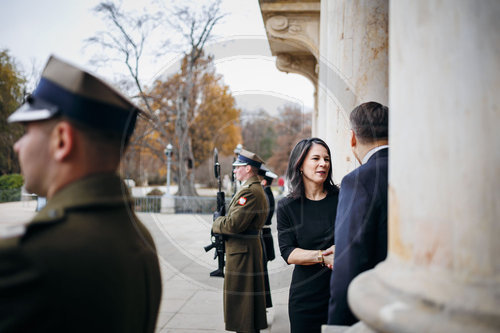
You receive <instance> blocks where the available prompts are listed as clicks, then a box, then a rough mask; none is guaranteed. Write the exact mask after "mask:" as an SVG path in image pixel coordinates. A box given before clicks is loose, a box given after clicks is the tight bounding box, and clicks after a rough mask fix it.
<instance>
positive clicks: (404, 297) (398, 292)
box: [347, 258, 500, 333]
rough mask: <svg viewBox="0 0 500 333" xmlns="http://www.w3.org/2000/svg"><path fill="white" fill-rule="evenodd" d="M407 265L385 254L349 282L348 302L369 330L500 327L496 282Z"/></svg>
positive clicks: (480, 329)
mask: <svg viewBox="0 0 500 333" xmlns="http://www.w3.org/2000/svg"><path fill="white" fill-rule="evenodd" d="M408 266H409V265H408V264H406V263H403V262H399V261H398V260H395V259H394V258H393V259H392V260H389V259H388V260H386V261H385V262H382V263H381V264H379V265H378V266H377V267H376V268H375V269H373V270H370V271H367V272H365V273H363V274H360V275H359V276H358V277H356V279H354V280H353V282H352V283H351V285H350V286H349V291H348V300H349V306H350V307H351V309H352V311H353V313H354V314H355V315H356V316H357V317H358V318H360V320H362V321H363V323H364V324H366V325H367V326H369V327H370V328H371V329H373V330H374V331H376V332H464V333H465V332H476V333H477V332H481V333H487V332H488V333H490V332H491V333H493V332H499V331H500V304H498V303H500V297H499V293H500V290H499V289H498V288H496V287H495V286H496V283H490V284H488V283H483V284H480V285H478V283H473V282H472V281H470V280H466V279H464V280H463V281H460V280H458V279H456V278H455V279H453V278H452V276H451V274H449V272H446V271H431V270H430V269H428V268H427V269H422V268H419V269H417V268H413V267H411V268H410V267H408ZM461 282H462V283H461ZM355 326H356V325H355ZM355 326H353V327H352V328H351V329H350V330H348V331H347V332H351V333H352V332H364V331H357V330H354V328H355ZM351 330H352V331H351Z"/></svg>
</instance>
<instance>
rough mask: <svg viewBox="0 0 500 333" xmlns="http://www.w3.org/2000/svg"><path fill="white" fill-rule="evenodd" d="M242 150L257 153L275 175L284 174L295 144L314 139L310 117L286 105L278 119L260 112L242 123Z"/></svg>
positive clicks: (300, 110)
mask: <svg viewBox="0 0 500 333" xmlns="http://www.w3.org/2000/svg"><path fill="white" fill-rule="evenodd" d="M242 134H243V146H244V147H246V148H248V149H250V150H252V151H254V152H256V153H258V154H259V155H260V156H261V157H262V158H263V159H264V160H265V161H266V165H267V166H268V167H269V168H270V169H271V170H272V171H273V172H275V173H276V174H278V175H283V174H285V171H286V168H287V166H288V159H289V157H290V153H291V152H292V149H293V147H294V146H295V144H296V143H297V142H298V141H299V140H301V139H304V138H307V137H310V136H311V114H310V113H304V112H303V110H302V108H300V107H299V106H298V105H296V104H285V105H283V106H282V107H281V108H280V110H279V113H278V116H277V117H272V116H270V115H269V114H268V113H267V112H266V111H264V110H260V111H259V112H258V113H256V114H253V115H247V116H246V117H245V121H244V122H243V123H242Z"/></svg>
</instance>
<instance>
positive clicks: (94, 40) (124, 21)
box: [86, 1, 168, 147]
mask: <svg viewBox="0 0 500 333" xmlns="http://www.w3.org/2000/svg"><path fill="white" fill-rule="evenodd" d="M93 10H94V11H95V12H96V13H97V14H98V15H101V16H102V18H103V20H104V22H105V23H106V27H107V29H106V30H105V31H98V32H96V34H95V35H94V36H93V37H90V38H88V39H87V40H86V42H87V44H89V45H99V46H101V47H102V48H103V51H111V52H101V54H100V56H96V57H94V58H93V60H92V62H93V63H94V64H100V63H108V62H119V63H122V64H124V65H125V67H126V68H127V70H128V73H129V75H130V78H131V79H132V82H133V86H134V87H135V90H136V94H134V95H135V96H133V98H138V99H139V100H140V101H141V104H142V105H143V106H144V109H145V111H146V113H141V114H140V115H139V116H140V117H142V118H144V119H145V120H147V122H148V124H149V126H147V127H145V129H146V130H145V131H144V132H143V133H139V135H135V136H134V137H133V140H134V141H132V142H131V145H134V144H136V143H138V142H141V141H142V139H143V138H144V137H145V136H146V135H148V134H149V133H150V131H152V130H156V131H159V132H160V133H161V134H162V135H161V136H159V137H158V140H159V143H160V144H161V146H162V147H165V146H166V138H167V137H168V133H167V132H166V129H165V121H164V120H163V119H160V117H159V116H158V113H157V112H155V111H154V110H153V108H152V107H151V100H150V98H149V96H148V94H147V93H146V92H145V88H144V85H143V83H142V82H141V79H140V74H141V73H140V68H141V67H140V65H141V60H142V58H143V56H144V53H145V48H146V46H147V45H148V43H147V42H148V38H149V37H150V36H151V33H152V32H153V31H154V30H155V29H156V28H158V27H159V26H160V22H161V20H162V17H163V16H164V13H162V12H160V11H159V12H156V13H134V12H132V13H127V12H125V11H124V10H123V9H122V8H121V7H120V6H119V5H117V4H115V3H114V2H113V1H103V2H101V3H99V4H98V5H97V6H96V7H94V9H93ZM166 44H167V41H164V42H163V45H166Z"/></svg>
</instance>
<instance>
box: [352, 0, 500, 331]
mask: <svg viewBox="0 0 500 333" xmlns="http://www.w3.org/2000/svg"><path fill="white" fill-rule="evenodd" d="M389 13H390V45H391V49H390V80H389V82H390V114H391V115H390V146H391V152H390V165H389V201H390V203H389V215H390V217H389V256H388V258H387V260H386V261H385V262H383V263H381V264H380V265H378V266H377V267H376V268H375V269H374V270H371V271H368V272H365V273H364V274H361V275H360V276H359V277H358V278H356V279H355V280H354V282H353V283H352V284H351V286H350V288H349V304H350V306H351V308H352V309H353V311H354V313H355V314H356V315H357V316H358V317H359V318H361V320H362V321H363V323H364V325H365V328H364V329H365V330H366V329H367V327H366V326H368V327H370V328H371V329H373V330H376V331H384V332H499V331H500V240H499V239H500V130H499V129H500V19H499V18H500V2H499V1H497V0H483V1H473V0H443V1H435V0H420V1H413V0H412V1H410V0H398V1H391V7H390V10H389ZM358 329H360V330H361V328H360V326H358ZM352 331H356V329H355V328H353V329H352Z"/></svg>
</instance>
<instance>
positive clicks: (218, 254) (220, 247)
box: [204, 148, 226, 277]
mask: <svg viewBox="0 0 500 333" xmlns="http://www.w3.org/2000/svg"><path fill="white" fill-rule="evenodd" d="M214 173H215V178H217V184H218V185H219V191H218V192H217V211H218V212H220V216H224V215H226V202H225V201H226V200H225V196H224V192H222V182H221V177H220V164H219V153H218V151H217V148H215V149H214ZM210 240H211V241H212V243H211V244H209V245H207V246H205V247H204V249H205V252H208V251H210V250H211V249H213V248H215V253H214V260H215V259H216V258H217V259H218V264H219V267H218V268H217V269H216V270H215V271H213V272H211V273H210V276H219V277H224V265H225V262H224V254H225V253H226V248H225V245H224V237H223V235H221V234H214V232H213V231H212V232H211V236H210Z"/></svg>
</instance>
